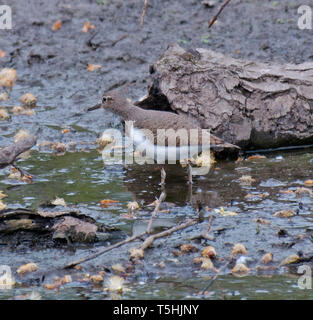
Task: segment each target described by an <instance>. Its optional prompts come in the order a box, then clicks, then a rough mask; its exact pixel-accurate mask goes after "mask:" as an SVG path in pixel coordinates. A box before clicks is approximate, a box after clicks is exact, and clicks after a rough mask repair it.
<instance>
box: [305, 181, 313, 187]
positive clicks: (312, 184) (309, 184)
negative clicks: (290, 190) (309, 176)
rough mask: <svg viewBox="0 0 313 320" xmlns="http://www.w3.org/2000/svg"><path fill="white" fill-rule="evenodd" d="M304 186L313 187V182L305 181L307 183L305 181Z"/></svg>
mask: <svg viewBox="0 0 313 320" xmlns="http://www.w3.org/2000/svg"><path fill="white" fill-rule="evenodd" d="M304 184H305V185H306V186H307V187H313V180H305V181H304Z"/></svg>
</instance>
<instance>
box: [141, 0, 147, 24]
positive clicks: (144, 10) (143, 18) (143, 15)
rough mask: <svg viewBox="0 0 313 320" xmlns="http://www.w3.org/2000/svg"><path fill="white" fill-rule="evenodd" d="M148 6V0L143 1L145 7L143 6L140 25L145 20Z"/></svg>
mask: <svg viewBox="0 0 313 320" xmlns="http://www.w3.org/2000/svg"><path fill="white" fill-rule="evenodd" d="M147 6H148V0H145V1H144V3H143V8H142V15H141V20H140V25H141V26H142V25H143V24H144V22H145V15H146V12H147Z"/></svg>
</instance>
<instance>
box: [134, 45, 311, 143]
mask: <svg viewBox="0 0 313 320" xmlns="http://www.w3.org/2000/svg"><path fill="white" fill-rule="evenodd" d="M150 73H151V76H152V80H153V81H152V84H151V85H150V87H149V95H148V96H147V97H145V98H144V99H142V100H141V101H139V102H137V104H138V105H140V106H142V107H145V108H151V109H159V110H160V109H161V110H167V111H175V112H176V113H178V114H185V115H186V116H188V117H192V118H194V119H196V120H197V121H198V123H199V125H200V126H201V127H202V128H209V129H211V132H212V133H213V134H215V135H217V136H219V137H221V138H223V139H224V140H225V141H227V142H230V143H233V144H237V145H239V146H241V147H243V148H245V149H254V148H275V147H282V146H287V145H304V144H312V143H313V63H312V62H306V63H303V64H299V65H293V64H286V65H277V64H271V63H261V62H251V61H244V60H237V59H233V58H231V57H227V56H225V55H223V54H221V53H216V52H213V51H211V50H206V49H196V50H187V51H186V50H184V49H182V48H181V47H179V46H178V45H176V44H174V45H170V46H169V47H168V49H167V50H166V52H165V53H164V54H163V55H162V56H161V57H160V59H159V60H158V61H157V62H156V63H155V64H154V65H153V66H151V67H150Z"/></svg>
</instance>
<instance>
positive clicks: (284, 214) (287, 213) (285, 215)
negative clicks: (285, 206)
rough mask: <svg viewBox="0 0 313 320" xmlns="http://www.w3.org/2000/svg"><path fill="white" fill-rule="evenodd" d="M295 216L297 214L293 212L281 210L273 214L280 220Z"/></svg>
mask: <svg viewBox="0 0 313 320" xmlns="http://www.w3.org/2000/svg"><path fill="white" fill-rule="evenodd" d="M294 215H295V212H294V211H293V210H281V211H277V212H275V213H274V214H273V216H274V217H280V218H290V217H293V216H294Z"/></svg>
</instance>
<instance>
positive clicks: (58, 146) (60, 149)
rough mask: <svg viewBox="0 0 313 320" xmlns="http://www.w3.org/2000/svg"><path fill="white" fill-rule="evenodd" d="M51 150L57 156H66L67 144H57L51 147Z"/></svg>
mask: <svg viewBox="0 0 313 320" xmlns="http://www.w3.org/2000/svg"><path fill="white" fill-rule="evenodd" d="M50 148H51V150H55V151H56V152H57V154H64V153H65V152H66V147H65V144H64V143H62V142H56V143H54V144H52V145H51V146H50Z"/></svg>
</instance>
